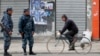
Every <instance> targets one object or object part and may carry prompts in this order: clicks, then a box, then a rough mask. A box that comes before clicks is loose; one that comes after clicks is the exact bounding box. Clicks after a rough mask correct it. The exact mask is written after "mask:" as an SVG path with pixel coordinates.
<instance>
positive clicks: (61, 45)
mask: <svg viewBox="0 0 100 56" xmlns="http://www.w3.org/2000/svg"><path fill="white" fill-rule="evenodd" d="M82 39H85V40H86V41H88V42H82ZM65 43H67V44H66V45H67V46H66V47H67V48H71V47H72V45H73V44H74V45H75V52H76V53H78V54H88V53H89V52H90V51H91V48H92V43H91V41H90V40H89V39H88V38H86V37H81V38H80V37H75V38H74V40H73V42H72V43H71V46H69V45H70V43H69V41H68V39H67V38H66V37H65V35H60V36H59V37H56V38H54V37H51V38H50V39H49V40H48V42H47V44H46V47H47V50H48V52H49V53H51V54H54V53H55V54H61V53H63V51H64V49H65Z"/></svg>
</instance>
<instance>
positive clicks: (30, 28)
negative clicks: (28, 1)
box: [18, 9, 36, 55]
mask: <svg viewBox="0 0 100 56" xmlns="http://www.w3.org/2000/svg"><path fill="white" fill-rule="evenodd" d="M18 27H19V33H20V34H21V36H22V48H23V50H24V55H27V53H26V45H27V41H29V54H30V55H36V54H35V53H34V52H33V51H32V48H33V43H34V41H33V35H34V30H35V27H34V21H33V19H32V17H31V16H30V13H29V9H24V14H23V15H22V16H21V18H20V19H19V26H18Z"/></svg>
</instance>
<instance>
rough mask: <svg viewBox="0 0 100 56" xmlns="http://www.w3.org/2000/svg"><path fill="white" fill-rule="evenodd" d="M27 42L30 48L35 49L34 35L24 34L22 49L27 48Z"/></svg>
mask: <svg viewBox="0 0 100 56" xmlns="http://www.w3.org/2000/svg"><path fill="white" fill-rule="evenodd" d="M27 42H28V43H29V47H33V43H34V38H33V34H32V33H25V34H24V38H23V39H22V48H26V46H27Z"/></svg>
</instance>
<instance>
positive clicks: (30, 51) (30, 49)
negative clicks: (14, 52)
mask: <svg viewBox="0 0 100 56" xmlns="http://www.w3.org/2000/svg"><path fill="white" fill-rule="evenodd" d="M29 55H36V53H34V52H33V51H32V47H30V48H29Z"/></svg>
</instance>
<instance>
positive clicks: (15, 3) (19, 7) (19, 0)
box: [0, 0, 28, 37]
mask: <svg viewBox="0 0 100 56" xmlns="http://www.w3.org/2000/svg"><path fill="white" fill-rule="evenodd" d="M8 7H12V8H13V10H14V11H13V15H12V19H13V22H14V30H13V37H18V36H19V35H18V34H17V33H18V21H19V18H20V17H21V15H22V14H23V9H25V8H28V0H1V8H0V9H1V15H0V20H1V18H2V16H3V11H5V10H6V9H7V8H8ZM1 36H2V34H0V37H1Z"/></svg>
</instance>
